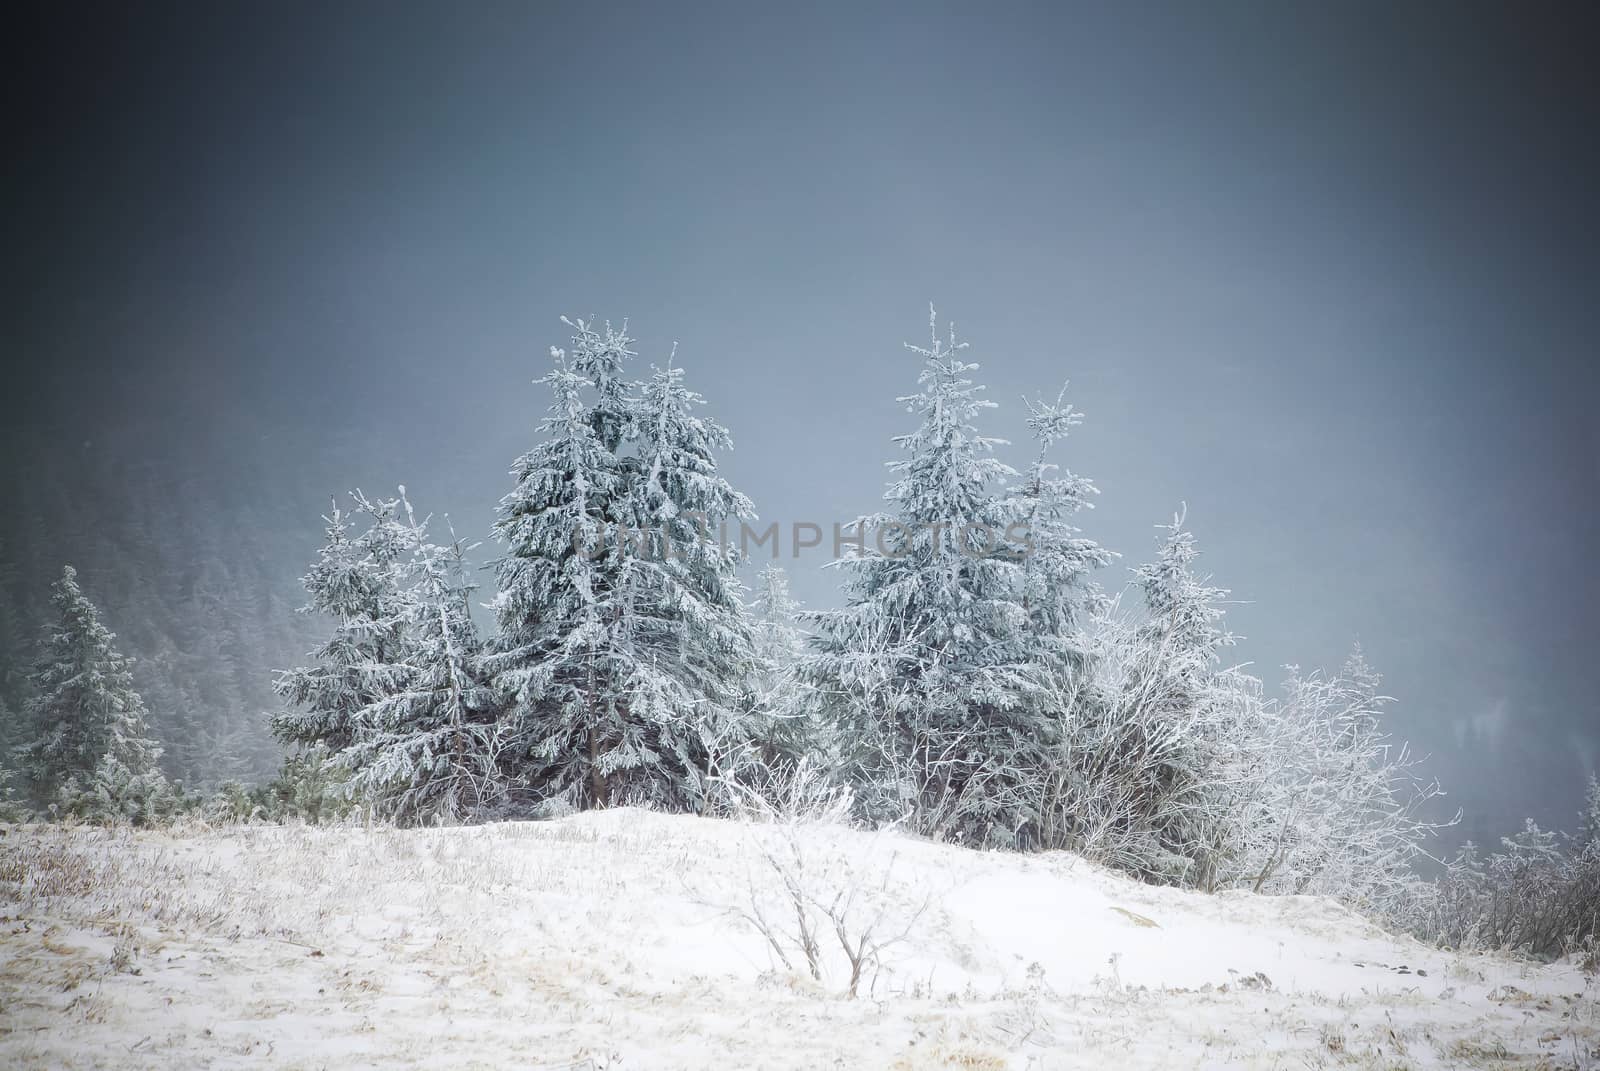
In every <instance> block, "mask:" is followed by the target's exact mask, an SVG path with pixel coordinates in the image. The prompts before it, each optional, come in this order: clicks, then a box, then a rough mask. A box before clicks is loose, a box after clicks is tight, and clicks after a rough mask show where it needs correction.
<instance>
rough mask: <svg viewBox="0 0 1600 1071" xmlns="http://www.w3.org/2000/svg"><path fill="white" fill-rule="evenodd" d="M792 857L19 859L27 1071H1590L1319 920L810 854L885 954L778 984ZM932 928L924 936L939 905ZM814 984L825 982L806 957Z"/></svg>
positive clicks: (1392, 940)
mask: <svg viewBox="0 0 1600 1071" xmlns="http://www.w3.org/2000/svg"><path fill="white" fill-rule="evenodd" d="M775 835H776V832H775V830H774V827H769V826H750V825H742V824H737V823H731V822H723V821H717V820H713V819H704V818H693V817H687V816H665V815H658V814H652V813H648V812H643V811H637V810H616V811H607V812H591V813H588V814H583V815H579V816H575V817H572V818H567V819H562V820H559V821H551V822H541V823H507V824H502V825H493V826H483V827H475V828H453V829H434V830H394V829H386V828H379V829H372V830H367V829H362V828H359V827H337V828H302V827H234V828H227V829H221V830H186V831H182V832H175V833H132V832H126V831H119V832H108V831H103V830H89V829H79V830H66V829H54V828H48V827H9V828H7V829H5V830H4V836H3V837H0V1067H6V1068H19V1069H20V1068H92V1067H114V1068H139V1067H160V1068H200V1067H286V1068H321V1067H337V1068H349V1067H381V1068H391V1067H393V1068H426V1067H437V1068H466V1067H485V1068H488V1067H494V1068H498V1067H505V1068H521V1069H544V1068H550V1069H554V1068H594V1069H598V1068H707V1067H735V1068H742V1067H759V1068H807V1069H809V1068H835V1067H840V1068H896V1069H910V1068H938V1067H961V1068H1056V1067H1063V1068H1065V1067H1085V1068H1089V1067H1093V1068H1099V1067H1112V1066H1115V1067H1130V1066H1132V1067H1261V1068H1270V1067H1294V1068H1302V1067H1341V1066H1349V1067H1373V1068H1379V1067H1381V1068H1394V1067H1405V1068H1412V1067H1415V1068H1425V1067H1502V1066H1504V1067H1513V1066H1515V1067H1527V1066H1540V1065H1541V1064H1544V1065H1547V1066H1551V1067H1573V1066H1578V1067H1584V1066H1590V1065H1591V1063H1592V1062H1593V1061H1594V1060H1596V1059H1597V1058H1600V1001H1597V1000H1596V999H1595V998H1596V995H1597V989H1596V985H1595V981H1594V980H1593V979H1591V978H1586V977H1585V976H1584V975H1583V974H1582V973H1581V972H1580V971H1579V970H1578V969H1577V967H1576V966H1573V965H1570V964H1555V965H1538V964H1533V963H1528V962H1522V961H1519V960H1516V959H1512V958H1509V957H1502V956H1461V955H1454V954H1448V953H1443V952H1439V951H1436V950H1433V949H1429V948H1426V947H1424V946H1422V945H1420V944H1418V943H1416V942H1415V941H1412V940H1410V939H1408V938H1399V937H1394V936H1391V935H1388V934H1385V933H1384V932H1382V931H1381V930H1379V929H1378V928H1377V927H1375V926H1373V925H1372V924H1370V923H1368V922H1366V921H1365V920H1363V919H1361V918H1360V917H1358V916H1356V915H1354V914H1352V913H1351V912H1349V911H1347V910H1345V909H1344V908H1342V907H1340V906H1338V905H1337V904H1334V903H1332V902H1330V901H1327V900H1323V899H1319V898H1314V897H1261V896H1252V895H1249V894H1242V893H1234V894H1225V895H1220V896H1207V895H1203V894H1199V893H1189V892H1182V891H1177V890H1172V889H1163V888H1154V887H1149V886H1143V885H1139V884H1136V883H1134V882H1131V881H1129V880H1127V879H1125V878H1122V877H1120V876H1117V875H1114V874H1111V873H1108V872H1105V871H1102V870H1100V869H1098V868H1096V867H1094V866H1092V865H1090V864H1088V863H1085V862H1083V861H1081V860H1079V859H1077V858H1075V857H1073V856H1069V855H1065V854H1059V853H1053V854H1047V855H1035V856H1023V855H1011V854H1001V853H986V852H975V851H969V850H965V849H961V848H957V847H951V846H945V845H935V844H930V843H926V842H922V841H917V840H913V839H910V838H905V837H899V836H894V835H882V834H879V835H870V834H865V833H860V832H854V831H849V830H844V829H839V828H834V827H806V828H803V829H801V830H800V831H799V843H800V844H801V846H802V848H803V852H804V854H803V869H802V870H801V871H799V873H800V874H801V877H800V881H801V882H802V884H805V885H806V886H807V887H808V888H812V889H813V890H815V891H816V892H817V893H819V894H820V896H821V898H822V899H824V900H826V901H827V902H830V903H831V902H834V901H833V899H832V897H833V895H834V893H836V892H839V891H841V890H843V891H844V892H846V893H848V894H851V895H852V897H853V898H852V899H851V900H850V903H851V904H852V905H853V906H852V907H851V908H850V909H849V910H847V911H845V912H843V914H844V917H845V918H846V923H847V930H849V931H850V932H851V933H854V934H859V932H860V929H861V928H862V927H863V926H864V925H866V924H867V923H869V922H874V923H876V924H877V926H878V932H879V933H880V934H886V935H893V934H896V933H899V932H900V931H901V930H902V929H904V928H905V927H906V926H907V925H909V927H910V928H909V930H908V931H907V932H906V936H905V939H904V940H903V941H900V942H898V943H895V944H891V945H889V946H888V947H887V948H885V949H884V950H883V952H882V953H881V957H880V958H881V962H877V963H874V964H869V965H868V967H867V969H866V970H865V971H864V973H863V979H862V983H861V987H860V994H859V995H858V996H857V997H856V998H855V999H850V998H848V997H847V996H846V995H845V993H846V990H847V988H848V970H847V968H846V966H845V961H844V957H843V955H842V954H841V953H840V952H839V946H838V943H837V940H836V937H835V935H834V933H833V932H832V930H831V929H830V928H825V929H824V930H823V931H822V932H821V934H820V937H821V942H822V945H823V959H822V967H823V974H824V977H823V979H822V981H821V982H817V981H814V980H812V978H811V977H810V975H809V973H808V972H806V971H804V970H801V971H799V972H798V973H797V972H792V971H785V970H783V969H781V967H777V966H775V963H774V957H773V955H772V953H771V950H770V947H769V945H768V944H767V942H766V940H765V939H764V938H763V937H762V936H761V935H760V934H759V933H758V932H757V931H756V929H755V928H754V927H753V926H752V925H751V924H750V923H749V922H748V921H747V918H746V916H747V915H748V914H749V913H750V912H751V910H752V897H754V898H755V900H756V901H759V903H760V905H761V906H763V907H764V908H765V909H766V911H767V912H768V916H767V917H769V918H770V919H773V920H776V921H778V922H788V921H790V920H791V917H792V910H790V911H789V912H788V913H787V914H786V913H785V911H786V909H788V908H790V906H791V905H789V903H788V901H787V900H786V899H785V898H784V897H783V894H782V891H781V888H780V887H779V885H778V884H777V883H776V880H775V878H774V876H773V875H772V873H771V871H770V869H768V868H767V867H766V865H765V861H764V859H763V857H762V855H761V853H760V851H759V850H758V848H759V846H761V845H763V844H770V843H771V841H770V840H769V839H768V838H771V837H773V836H775ZM924 905H925V906H924ZM790 955H791V958H792V959H793V961H794V962H796V963H797V964H801V963H803V959H801V958H798V954H797V952H796V951H795V950H791V951H790Z"/></svg>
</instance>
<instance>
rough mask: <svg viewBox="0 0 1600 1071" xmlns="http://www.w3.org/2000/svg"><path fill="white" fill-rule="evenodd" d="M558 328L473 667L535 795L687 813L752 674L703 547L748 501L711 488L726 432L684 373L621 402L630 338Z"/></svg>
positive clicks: (675, 372)
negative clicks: (500, 705) (493, 632)
mask: <svg viewBox="0 0 1600 1071" xmlns="http://www.w3.org/2000/svg"><path fill="white" fill-rule="evenodd" d="M569 323H571V325H572V326H573V327H574V335H573V339H572V349H571V352H570V355H569V354H568V353H567V352H566V351H563V350H559V349H556V350H553V351H552V354H553V356H554V357H555V360H556V362H557V367H556V369H555V370H554V371H552V372H551V373H550V374H549V375H547V376H545V377H544V378H543V379H542V380H540V382H542V383H545V384H548V385H549V387H550V388H551V391H552V393H553V394H554V402H553V404H552V406H551V409H550V415H549V417H548V418H547V419H546V420H545V421H544V422H543V424H542V425H541V426H540V430H541V432H543V433H544V435H545V436H546V438H545V440H544V441H543V442H541V443H540V444H539V445H537V446H536V447H534V448H533V449H532V450H530V451H529V452H528V453H527V454H524V455H523V456H522V457H520V458H518V459H517V462H516V464H515V466H514V467H513V469H512V474H513V475H514V476H515V477H516V480H517V485H516V487H515V488H514V489H513V490H512V492H511V493H510V494H508V495H507V496H506V497H505V498H504V499H502V500H501V503H500V519H499V520H498V521H497V522H496V525H495V532H496V536H497V538H498V539H499V540H500V541H501V543H502V544H503V545H504V546H505V548H506V553H505V554H504V555H503V556H502V557H501V558H500V559H498V560H497V561H496V562H495V563H494V566H495V569H496V573H497V575H498V579H499V585H500V586H499V591H498V593H497V594H496V596H495V599H494V601H493V604H492V605H493V608H494V610H495V614H496V617H497V619H498V621H499V626H500V627H499V634H498V635H497V636H496V638H495V639H494V641H493V643H492V645H491V650H490V652H489V654H488V655H487V656H486V658H485V666H486V667H487V668H488V670H489V672H490V673H491V679H492V682H493V686H494V688H495V691H496V692H497V693H498V694H499V695H500V696H501V698H502V700H503V701H504V702H505V703H506V704H507V708H508V712H507V720H508V723H509V725H510V727H511V733H512V739H513V741H514V748H513V752H514V753H515V752H520V753H521V754H522V755H523V756H524V760H525V762H526V771H525V772H526V774H527V777H528V779H529V780H530V781H531V782H532V783H533V785H534V786H535V788H536V790H537V792H538V793H539V794H540V795H541V796H543V797H544V798H547V799H562V800H565V801H567V802H568V803H570V804H572V805H573V806H577V807H593V806H607V805H611V804H617V803H625V802H638V803H648V804H651V805H655V806H661V807H667V808H672V809H698V808H699V807H701V806H702V805H703V803H704V801H705V794H706V777H707V775H708V773H709V772H710V771H711V768H712V766H713V765H714V764H715V762H716V758H715V753H716V752H717V750H718V749H719V748H722V747H726V746H730V742H731V740H732V738H733V735H734V734H733V733H732V732H731V728H732V726H731V725H730V722H732V721H736V719H733V718H732V716H731V713H730V712H732V711H736V709H737V707H736V704H734V703H733V702H731V700H730V695H731V694H733V693H734V692H735V691H736V689H737V688H738V687H739V686H740V684H741V683H742V681H743V680H744V678H745V675H747V674H748V672H749V666H750V662H751V658H750V655H749V638H748V627H747V624H746V622H745V620H744V617H743V612H742V604H741V603H740V602H739V599H738V594H739V592H738V584H737V578H736V575H735V572H734V569H735V566H736V564H737V562H736V559H735V557H734V555H733V554H732V553H731V552H730V551H729V550H728V548H727V547H725V546H724V545H723V544H722V542H721V540H720V539H719V538H715V537H713V535H712V533H716V532H719V531H720V527H721V524H722V522H723V521H724V520H725V519H727V518H728V517H730V516H741V515H747V514H748V513H749V504H748V502H747V500H745V499H744V497H743V496H742V495H739V494H738V493H737V492H735V491H734V490H733V489H732V488H731V487H730V486H729V485H728V484H727V482H726V481H725V480H723V479H722V478H721V477H720V476H719V475H718V474H717V469H716V460H715V453H716V451H717V450H719V449H725V448H727V446H728V445H729V440H728V435H727V432H726V431H725V430H724V429H722V428H721V427H720V426H718V425H716V424H714V423H712V422H710V421H707V420H704V419H702V418H700V417H697V416H695V415H694V413H693V410H694V408H695V407H697V406H698V405H699V404H701V399H700V398H699V396H698V395H695V394H694V393H693V392H691V391H689V390H687V389H686V388H685V387H684V386H683V383H682V371H681V370H680V369H675V368H671V367H670V366H669V367H668V368H667V369H665V370H663V371H661V372H658V373H657V375H656V376H655V377H653V378H652V379H651V380H650V382H649V383H648V384H646V385H644V386H643V387H642V388H641V387H640V385H637V384H634V385H632V386H631V387H630V386H629V385H628V383H627V381H626V379H625V378H624V368H625V362H626V361H628V360H630V359H631V358H632V357H633V356H634V353H633V350H632V348H631V346H632V339H630V338H628V337H627V335H626V333H625V332H623V331H618V330H616V329H613V328H612V327H611V325H609V324H607V325H605V327H604V328H603V329H599V328H597V327H595V326H593V325H591V324H589V323H587V322H585V321H581V320H579V321H569ZM590 397H592V398H593V399H594V400H593V401H590V400H589V398H590Z"/></svg>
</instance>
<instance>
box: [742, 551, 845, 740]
mask: <svg viewBox="0 0 1600 1071" xmlns="http://www.w3.org/2000/svg"><path fill="white" fill-rule="evenodd" d="M750 617H751V621H752V627H753V639H754V647H755V660H756V672H755V675H754V678H753V686H754V691H753V693H752V696H751V723H750V734H751V737H752V739H753V740H754V742H755V744H756V747H757V750H758V752H759V755H760V758H761V760H762V761H763V762H764V763H765V764H767V765H768V766H769V767H776V766H789V765H793V764H794V763H795V762H798V761H799V760H800V759H801V758H803V757H806V756H807V755H811V756H817V755H819V754H820V753H822V752H825V751H828V750H830V747H829V744H828V743H827V742H826V741H825V740H822V739H818V735H819V734H818V731H817V727H816V726H815V725H814V724H813V723H812V722H811V721H810V719H809V718H808V717H807V716H806V709H807V704H806V703H805V702H804V701H803V700H802V699H801V698H800V696H799V694H798V693H799V691H800V690H801V688H802V687H803V685H802V684H801V681H800V679H799V675H798V672H797V671H798V669H799V666H800V664H801V663H802V662H803V661H804V659H805V657H806V634H805V632H804V631H803V630H802V629H801V628H800V626H799V620H800V604H799V603H798V602H796V601H795V599H794V597H793V596H792V595H790V594H789V575H788V574H787V573H786V572H784V570H783V567H782V566H781V565H778V564H777V563H776V562H769V563H767V564H766V565H765V566H763V567H762V569H761V571H760V572H759V573H758V574H757V575H756V583H755V598H754V599H753V600H752V602H751V606H750Z"/></svg>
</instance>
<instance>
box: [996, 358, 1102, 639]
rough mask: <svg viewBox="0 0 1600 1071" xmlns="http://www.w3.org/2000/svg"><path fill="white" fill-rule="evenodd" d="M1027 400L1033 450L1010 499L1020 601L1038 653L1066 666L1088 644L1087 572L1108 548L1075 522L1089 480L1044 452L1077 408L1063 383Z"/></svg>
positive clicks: (1096, 599) (1095, 603)
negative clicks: (1050, 395) (1017, 532)
mask: <svg viewBox="0 0 1600 1071" xmlns="http://www.w3.org/2000/svg"><path fill="white" fill-rule="evenodd" d="M1026 404H1027V407H1028V419H1027V424H1028V431H1029V432H1030V434H1031V435H1032V437H1033V440H1034V442H1035V443H1036V444H1037V446H1038V450H1037V453H1036V454H1035V455H1034V461H1033V466H1032V467H1031V468H1030V469H1029V471H1028V474H1027V479H1026V481H1025V482H1024V483H1023V484H1022V487H1021V489H1020V493H1019V494H1018V495H1017V498H1016V502H1015V503H1014V506H1013V508H1014V509H1015V511H1016V518H1017V521H1018V522H1019V523H1020V524H1021V525H1022V526H1023V530H1024V531H1025V532H1026V537H1025V538H1026V544H1025V546H1024V548H1023V549H1024V557H1023V565H1022V604H1023V609H1024V610H1025V612H1026V613H1027V615H1028V624H1029V628H1030V629H1031V631H1032V634H1033V636H1034V638H1035V640H1036V641H1038V643H1039V644H1040V647H1041V650H1040V653H1039V656H1038V657H1040V658H1041V659H1045V660H1050V659H1054V658H1060V659H1062V660H1063V661H1064V663H1065V666H1066V668H1067V669H1068V670H1069V671H1070V670H1074V669H1081V668H1082V663H1083V660H1084V659H1085V657H1086V656H1087V653H1088V647H1089V641H1088V639H1087V638H1086V637H1085V635H1084V627H1085V625H1086V624H1087V621H1088V618H1089V617H1090V616H1091V615H1092V614H1093V613H1094V612H1096V611H1097V610H1100V609H1103V605H1104V599H1103V595H1102V594H1101V592H1100V590H1099V589H1098V587H1097V586H1096V585H1095V584H1094V582H1093V576H1094V573H1095V570H1097V569H1101V568H1103V567H1104V566H1106V565H1109V564H1110V563H1111V561H1112V559H1113V558H1114V557H1115V555H1113V554H1112V553H1111V552H1110V551H1108V550H1106V549H1105V548H1104V547H1102V546H1100V545H1099V544H1098V543H1096V542H1095V541H1094V540H1092V539H1089V538H1088V537H1087V536H1085V535H1084V534H1083V531H1082V530H1081V529H1080V528H1078V527H1077V525H1076V524H1075V523H1074V520H1075V518H1076V517H1077V515H1078V514H1079V513H1080V512H1082V511H1083V510H1087V509H1093V508H1094V502H1093V497H1094V496H1095V495H1096V494H1098V493H1099V492H1098V491H1097V490H1096V488H1095V486H1094V484H1093V483H1092V482H1091V481H1090V480H1089V479H1087V478H1086V477H1083V476H1079V475H1077V474H1075V473H1073V472H1071V471H1069V470H1066V469H1063V468H1061V467H1060V466H1058V465H1056V464H1055V463H1054V462H1052V461H1051V460H1050V451H1051V450H1052V449H1053V448H1054V447H1055V445H1056V444H1057V443H1059V442H1060V441H1062V440H1063V439H1065V438H1066V437H1067V435H1068V433H1069V432H1070V431H1071V430H1072V428H1074V427H1076V426H1077V425H1078V424H1080V423H1082V420H1083V417H1082V415H1081V414H1080V413H1079V412H1078V411H1077V410H1076V409H1074V408H1073V407H1072V406H1071V405H1070V404H1068V403H1067V401H1066V388H1065V387H1062V389H1061V392H1060V393H1059V394H1058V395H1057V396H1056V399H1055V401H1053V402H1050V401H1045V400H1044V399H1040V400H1038V401H1028V402H1027V403H1026Z"/></svg>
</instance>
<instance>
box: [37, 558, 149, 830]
mask: <svg viewBox="0 0 1600 1071" xmlns="http://www.w3.org/2000/svg"><path fill="white" fill-rule="evenodd" d="M51 603H52V605H53V606H54V607H55V611H56V615H57V620H56V622H55V623H53V624H51V625H50V626H49V627H48V628H47V629H46V630H45V633H44V638H43V642H42V643H41V645H40V652H39V658H38V660H37V662H35V664H34V670H33V673H32V675H31V677H30V684H31V686H32V691H33V697H32V698H31V699H30V700H29V702H28V705H27V708H26V710H25V712H24V713H25V719H26V721H27V723H28V725H29V728H30V730H31V739H30V740H29V741H28V742H27V743H26V744H25V745H24V746H23V748H22V751H21V754H20V759H21V766H22V771H23V775H24V777H25V778H26V781H27V783H28V788H29V793H30V795H31V796H32V798H33V799H34V800H35V801H36V802H37V803H39V804H48V803H51V802H53V801H54V800H55V799H56V797H57V796H58V794H59V793H61V792H62V791H63V790H71V788H72V787H73V786H77V787H79V788H82V787H84V786H86V785H88V784H89V783H90V782H91V781H92V780H93V779H94V777H95V774H96V771H97V770H98V769H101V768H102V766H103V764H106V765H105V767H104V769H105V771H106V772H107V774H108V776H124V775H126V776H128V777H134V778H145V777H148V776H150V775H152V774H153V773H154V772H155V763H156V759H157V758H158V757H159V756H160V754H161V749H160V748H159V747H157V746H156V744H155V743H154V741H152V740H150V739H149V737H148V736H147V732H148V729H147V727H146V720H147V716H146V713H145V707H144V700H143V699H141V698H140V697H139V693H138V692H136V691H134V688H133V675H132V660H131V659H129V658H127V657H125V656H124V655H123V654H122V653H121V652H120V651H118V650H117V647H116V644H115V642H114V641H115V640H116V637H115V635H114V634H113V633H111V632H110V631H108V630H107V629H106V627H105V626H104V625H103V624H101V622H100V615H99V613H98V611H97V610H96V609H95V607H94V604H93V603H91V602H90V601H89V599H88V597H87V596H85V595H84V593H83V591H82V589H81V588H80V587H79V586H78V573H77V570H75V569H73V567H72V566H70V565H68V566H66V567H65V568H63V569H62V571H61V579H60V580H58V581H56V583H55V585H54V587H53V588H52V593H51Z"/></svg>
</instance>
